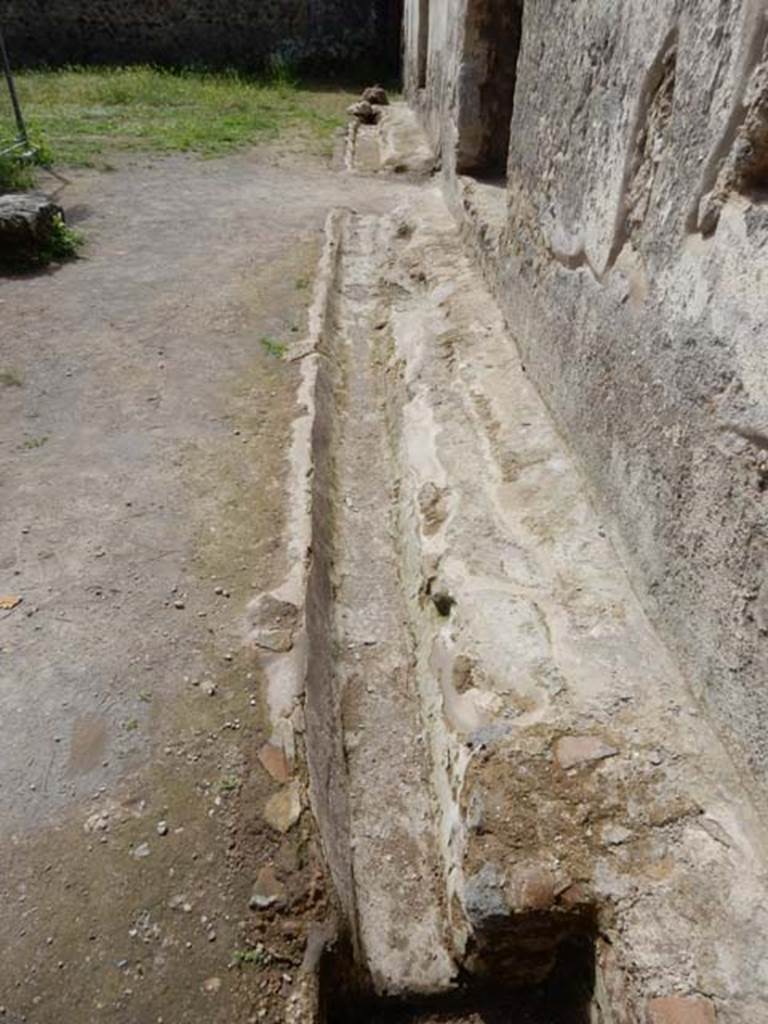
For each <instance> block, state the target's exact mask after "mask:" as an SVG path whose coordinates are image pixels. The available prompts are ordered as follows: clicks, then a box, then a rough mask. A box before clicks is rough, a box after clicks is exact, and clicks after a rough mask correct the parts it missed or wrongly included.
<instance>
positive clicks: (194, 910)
mask: <svg viewBox="0 0 768 1024" xmlns="http://www.w3.org/2000/svg"><path fill="white" fill-rule="evenodd" d="M407 188H408V186H407V185H403V184H398V185H397V186H395V185H390V184H387V183H386V182H381V181H378V182H372V181H370V180H369V181H366V180H365V179H354V180H352V179H348V178H347V179H345V178H343V177H341V176H339V175H338V174H335V173H334V172H332V171H331V170H330V169H328V168H326V167H325V166H324V165H322V164H320V163H319V162H315V163H312V162H308V161H307V159H306V158H301V157H297V156H296V155H293V156H291V157H289V158H285V157H283V158H282V159H280V158H276V157H275V155H274V154H273V153H270V152H269V151H266V150H265V151H262V152H260V153H259V152H254V153H251V154H247V155H239V156H235V157H230V158H227V159H226V160H218V161H200V160H196V159H185V158H165V159H162V160H155V161H150V160H142V161H139V162H133V163H132V164H126V165H123V166H121V167H120V168H119V169H118V170H117V171H116V172H114V173H111V174H96V173H82V174H78V175H77V176H76V178H75V180H74V182H73V183H72V184H71V185H70V186H68V187H66V189H65V190H64V191H63V193H62V194H61V195H60V201H61V202H62V203H63V205H65V207H66V208H67V209H68V210H69V211H70V215H72V214H74V217H73V218H72V219H74V220H76V221H78V222H79V226H80V228H81V229H82V230H83V231H84V232H85V233H86V235H87V239H88V245H87V250H86V258H85V259H83V260H80V261H78V262H76V263H73V264H70V265H67V266H64V267H62V268H60V269H58V270H55V271H53V272H50V273H47V274H40V275H37V276H33V277H27V278H18V279H9V278H4V279H2V280H0V374H1V375H2V376H0V508H2V515H1V516H0V594H2V595H17V596H19V597H21V598H22V599H23V600H22V603H21V604H19V605H18V606H17V607H16V608H14V609H12V610H9V611H2V612H0V944H1V945H2V948H3V951H4V952H3V956H2V961H1V962H0V1019H1V1020H3V1021H4V1022H5V1021H8V1022H14V1024H15V1022H19V1021H26V1020H29V1021H35V1022H41V1024H42V1022H49V1021H51V1022H52V1021H56V1022H58V1024H63V1022H72V1024H74V1022H77V1024H87V1022H91V1021H102V1020H103V1021H110V1022H111V1021H125V1022H131V1024H150V1022H158V1024H159V1022H161V1021H165V1022H167V1024H171V1022H173V1024H183V1022H190V1024H191V1022H202V1021H206V1022H215V1021H234V1020H243V1021H245V1020H250V1019H253V1020H258V1021H262V1020H265V1021H270V1020H278V1019H281V999H282V994H283V993H284V991H286V990H287V986H288V985H289V983H290V976H291V971H292V969H293V968H294V967H295V965H296V962H297V957H299V958H300V952H301V946H300V942H299V941H298V939H297V934H296V933H297V926H296V920H295V918H294V914H295V915H299V914H306V913H310V914H313V913H315V912H317V913H320V912H322V900H323V894H322V893H321V892H320V891H319V889H318V887H317V885H316V875H317V873H316V870H315V869H316V863H315V861H314V853H313V849H312V845H311V843H309V844H308V843H307V842H306V841H305V840H306V837H305V833H304V830H303V829H302V828H300V829H298V830H296V829H295V830H293V832H292V833H291V835H290V837H281V836H280V834H279V833H278V832H276V831H275V830H272V829H270V828H269V827H268V826H267V825H266V824H265V823H264V820H263V817H262V810H263V806H264V802H265V800H266V799H267V798H268V797H269V795H270V793H271V792H273V791H274V790H275V789H276V788H277V786H276V783H275V782H274V781H273V780H272V779H270V777H269V775H268V774H267V773H266V772H265V771H264V769H263V768H262V766H261V765H260V763H259V762H258V759H257V753H258V750H259V748H260V745H261V743H262V742H263V738H264V721H263V708H262V706H261V700H260V678H259V674H258V670H257V669H256V667H255V665H254V664H253V663H252V662H251V661H250V660H249V657H248V655H247V653H245V652H244V650H243V647H242V636H243V612H244V608H245V605H246V603H247V601H248V599H249V597H250V596H251V595H252V594H253V593H254V592H255V591H261V590H264V589H266V588H268V587H270V586H271V585H273V584H274V582H275V581H276V580H277V579H279V578H280V577H281V575H282V574H284V572H285V568H286V567H285V565H284V564H283V555H282V551H283V529H284V524H285V521H286V508H285V501H286V499H285V490H284V485H285V480H284V476H285V456H286V451H287V446H288V443H289V441H290V430H291V421H292V419H293V417H294V416H295V414H296V386H297V383H298V369H297V364H294V363H291V362H290V361H288V360H283V359H280V358H279V351H280V350H281V349H282V347H283V346H285V348H286V350H287V354H288V355H290V346H291V344H292V343H294V342H298V340H299V339H300V338H301V334H302V331H303V328H304V320H305V313H306V305H307V302H308V297H309V288H310V287H311V279H312V275H313V272H314V267H315V261H316V258H317V254H318V251H319V245H320V237H321V229H322V224H323V221H324V218H325V215H326V212H327V210H328V208H329V207H331V206H332V205H338V204H348V205H352V204H354V205H355V206H356V207H357V208H359V209H360V210H361V211H363V212H365V211H366V210H370V212H374V213H375V212H378V210H377V207H381V206H382V205H384V204H386V205H387V206H388V205H390V204H391V202H392V201H393V196H394V194H395V193H402V192H403V190H405V189H407ZM264 339H268V340H266V341H265V340H264ZM265 864H274V865H276V866H277V868H278V870H279V873H280V875H281V877H282V878H283V879H286V880H287V886H288V896H287V898H288V900H289V902H290V911H289V912H288V913H284V914H282V915H281V916H280V919H279V922H278V921H277V920H275V921H274V922H273V924H271V925H270V924H267V925H262V924H260V923H259V922H260V918H259V915H255V914H253V913H252V912H251V911H250V910H249V906H248V902H249V896H250V892H251V886H252V884H253V880H254V878H255V877H256V875H257V873H258V871H259V869H260V867H263V866H264V865H265ZM259 928H263V933H262V935H261V938H262V939H263V941H264V946H265V949H266V950H267V953H268V959H270V962H269V964H268V967H267V969H259V970H257V969H256V967H255V965H254V964H252V963H241V964H239V965H238V964H237V961H238V960H239V959H240V960H241V959H242V951H243V950H244V949H245V942H246V940H248V941H250V942H251V943H253V942H254V940H255V939H257V938H259ZM233 964H234V965H235V966H232V965H233Z"/></svg>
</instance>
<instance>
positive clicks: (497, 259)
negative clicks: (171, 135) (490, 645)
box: [405, 0, 768, 806]
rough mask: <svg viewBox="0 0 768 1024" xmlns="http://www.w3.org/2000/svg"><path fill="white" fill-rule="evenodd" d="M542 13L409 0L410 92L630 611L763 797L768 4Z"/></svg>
mask: <svg viewBox="0 0 768 1024" xmlns="http://www.w3.org/2000/svg"><path fill="white" fill-rule="evenodd" d="M556 6H557V14H556V16H553V5H551V4H543V3H538V2H536V0H432V2H431V3H430V2H429V0H407V2H406V12H405V32H406V58H405V78H406V90H407V95H408V98H409V100H410V102H411V104H412V105H413V106H415V107H416V108H417V110H418V111H419V112H420V114H421V117H422V120H423V122H424V124H425V126H426V128H427V130H428V132H429V135H430V137H431V140H432V142H433V143H434V145H435V146H436V148H437V149H438V150H439V153H440V155H441V162H442V168H443V174H444V176H445V179H446V183H447V186H448V192H449V194H450V196H451V200H452V202H453V203H454V205H455V208H456V210H457V212H458V213H459V215H460V217H461V219H462V223H463V226H464V230H465V232H466V235H467V238H468V239H469V240H470V243H471V244H472V245H473V246H474V248H475V251H476V253H477V255H478V256H479V258H480V260H481V262H482V265H483V267H484V270H485V273H486V275H487V278H488V280H489V282H490V283H491V286H492V288H493V289H494V291H495V293H496V295H497V296H498V299H499V301H500V303H501V306H502V308H503V310H504V312H505V316H506V317H507V319H508V322H509V327H510V329H511V332H512V333H513V335H514V336H515V337H516V339H517V343H518V345H519V347H520V349H521V352H522V355H523V359H524V363H525V366H526V370H527V372H528V374H529V375H530V377H531V379H532V380H533V381H534V382H535V384H536V386H537V387H538V389H539V390H540V392H541V394H542V395H543V397H544V398H545V400H546V402H547V403H548V405H549V407H550V410H551V412H552V413H553V415H554V417H555V419H556V421H557V423H558V425H559V427H560V429H561V431H562V432H563V434H564V435H565V436H566V438H567V439H568V441H569V443H570V444H571V446H572V447H573V449H574V450H575V452H576V453H577V455H578V456H579V458H580V462H581V466H582V467H583V471H584V473H585V474H586V477H587V479H588V481H589V483H590V485H591V490H592V493H593V495H594V498H595V501H596V502H597V504H598V507H599V508H600V509H601V510H603V513H604V517H605V527H606V529H608V530H610V531H612V532H613V535H614V538H615V542H616V543H617V544H618V545H619V546H620V548H621V549H622V550H623V553H624V556H625V559H626V561H627V564H628V565H629V567H630V570H631V572H632V573H633V578H634V583H635V585H636V588H637V590H638V591H639V593H640V594H641V595H642V597H643V599H644V602H645V606H646V608H647V610H648V612H649V613H650V615H651V617H652V619H653V621H654V622H655V624H656V625H657V627H658V628H659V629H660V630H661V632H662V634H663V636H664V637H665V639H666V641H667V642H668V643H669V644H670V646H671V647H672V649H673V651H674V652H675V653H676V656H677V658H678V660H679V663H680V665H681V667H682V668H683V670H684V672H685V673H686V675H687V678H688V680H689V683H690V686H691V687H692V688H693V690H694V692H695V693H696V695H697V696H698V697H699V699H700V700H701V702H702V703H703V704H704V705H705V706H706V708H707V709H708V711H709V713H710V715H711V717H712V719H713V721H714V722H715V723H716V725H717V726H718V727H719V729H720V731H721V733H722V735H723V736H724V737H725V738H726V740H727V742H728V743H729V745H730V749H731V751H732V753H733V755H734V756H735V758H736V760H737V763H738V764H740V765H741V767H742V768H743V769H744V777H745V778H746V779H748V780H750V781H751V783H752V788H753V790H754V793H755V794H756V795H757V796H758V797H761V798H762V799H763V801H764V802H765V800H766V798H767V796H768V790H767V789H766V783H768V575H767V574H766V566H767V561H766V559H767V556H768V515H767V510H768V8H767V7H766V5H765V3H764V2H763V0H626V2H624V3H621V4H616V3H613V2H611V0H573V2H570V3H568V4H559V5H556ZM500 147H502V159H501V160H499V159H498V153H499V148H500ZM764 806H765V803H764Z"/></svg>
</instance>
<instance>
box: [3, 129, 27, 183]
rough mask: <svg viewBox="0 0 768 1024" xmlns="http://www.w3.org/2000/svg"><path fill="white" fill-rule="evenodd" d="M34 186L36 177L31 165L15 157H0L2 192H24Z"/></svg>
mask: <svg viewBox="0 0 768 1024" xmlns="http://www.w3.org/2000/svg"><path fill="white" fill-rule="evenodd" d="M0 137H2V132H0ZM33 184H34V175H33V173H32V165H31V164H30V163H28V162H24V161H22V160H19V159H17V158H16V157H14V156H0V192H22V191H24V189H27V188H32V185H33Z"/></svg>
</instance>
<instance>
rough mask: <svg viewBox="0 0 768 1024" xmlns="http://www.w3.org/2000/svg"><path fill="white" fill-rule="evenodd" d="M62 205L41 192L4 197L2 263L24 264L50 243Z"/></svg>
mask: <svg viewBox="0 0 768 1024" xmlns="http://www.w3.org/2000/svg"><path fill="white" fill-rule="evenodd" d="M63 216H64V214H63V211H62V209H61V207H60V206H57V205H56V203H54V202H53V201H52V200H51V199H49V198H48V196H46V195H43V194H42V193H40V192H23V193H11V194H9V195H3V196H0V261H2V262H5V263H9V262H11V263H24V262H27V261H29V260H30V259H33V258H34V257H35V256H36V255H37V254H38V253H40V251H41V250H42V249H44V248H45V246H46V244H47V243H48V242H49V241H50V239H51V237H52V234H53V230H54V225H55V223H56V218H57V217H62V218H63Z"/></svg>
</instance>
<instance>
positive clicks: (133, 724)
mask: <svg viewBox="0 0 768 1024" xmlns="http://www.w3.org/2000/svg"><path fill="white" fill-rule="evenodd" d="M123 728H124V729H125V731H126V732H136V730H137V729H138V728H139V720H138V718H129V719H128V721H127V722H126V723H125V725H124V727H123Z"/></svg>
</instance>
